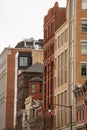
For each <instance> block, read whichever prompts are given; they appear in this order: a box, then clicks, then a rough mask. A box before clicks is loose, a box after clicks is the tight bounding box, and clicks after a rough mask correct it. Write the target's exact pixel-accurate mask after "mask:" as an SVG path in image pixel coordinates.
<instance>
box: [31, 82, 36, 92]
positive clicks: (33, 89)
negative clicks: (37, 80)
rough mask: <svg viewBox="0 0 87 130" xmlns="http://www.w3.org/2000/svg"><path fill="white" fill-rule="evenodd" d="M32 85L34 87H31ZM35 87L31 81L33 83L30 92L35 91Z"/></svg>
mask: <svg viewBox="0 0 87 130" xmlns="http://www.w3.org/2000/svg"><path fill="white" fill-rule="evenodd" d="M33 87H34V88H33ZM35 87H36V85H35V84H34V83H33V84H32V85H31V92H32V93H35V92H36V90H35Z"/></svg>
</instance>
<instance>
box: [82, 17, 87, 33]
mask: <svg viewBox="0 0 87 130" xmlns="http://www.w3.org/2000/svg"><path fill="white" fill-rule="evenodd" d="M81 24H82V32H83V33H85V32H87V19H82V20H81Z"/></svg>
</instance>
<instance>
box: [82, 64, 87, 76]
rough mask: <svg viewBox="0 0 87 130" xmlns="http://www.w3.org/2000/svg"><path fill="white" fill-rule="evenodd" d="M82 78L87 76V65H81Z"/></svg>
mask: <svg viewBox="0 0 87 130" xmlns="http://www.w3.org/2000/svg"><path fill="white" fill-rule="evenodd" d="M81 76H87V63H81Z"/></svg>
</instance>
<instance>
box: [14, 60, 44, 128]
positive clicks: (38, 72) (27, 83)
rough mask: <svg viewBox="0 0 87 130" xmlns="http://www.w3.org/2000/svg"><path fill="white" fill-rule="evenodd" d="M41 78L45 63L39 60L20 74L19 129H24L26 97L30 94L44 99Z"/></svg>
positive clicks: (18, 92)
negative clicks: (23, 116) (23, 118)
mask: <svg viewBox="0 0 87 130" xmlns="http://www.w3.org/2000/svg"><path fill="white" fill-rule="evenodd" d="M35 77H38V78H35ZM40 78H41V79H43V65H42V64H41V63H39V62H37V63H35V64H33V65H32V66H30V67H29V68H27V69H26V70H24V71H23V72H22V73H20V75H19V76H18V86H17V87H18V91H17V95H18V97H17V119H16V120H17V123H16V128H17V130H22V114H23V113H22V110H24V109H25V99H26V98H27V97H28V96H34V98H35V99H38V100H39V99H41V100H42V92H41V93H40V91H42V80H41V79H40ZM35 79H36V82H35ZM37 81H38V82H37ZM40 81H41V82H40ZM29 94H30V95H29Z"/></svg>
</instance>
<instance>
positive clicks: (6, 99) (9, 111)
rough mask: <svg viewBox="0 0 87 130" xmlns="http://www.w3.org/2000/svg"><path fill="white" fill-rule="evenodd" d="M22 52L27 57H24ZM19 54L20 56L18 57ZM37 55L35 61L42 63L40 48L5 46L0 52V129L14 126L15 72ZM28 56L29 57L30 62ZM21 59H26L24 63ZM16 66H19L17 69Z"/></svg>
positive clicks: (29, 64)
mask: <svg viewBox="0 0 87 130" xmlns="http://www.w3.org/2000/svg"><path fill="white" fill-rule="evenodd" d="M32 51H33V52H32ZM24 52H25V53H24ZM34 52H35V53H34ZM19 53H20V54H19ZM23 53H24V54H25V56H28V57H24V56H23V55H22V54H23ZM28 54H29V55H30V57H29V55H28ZM38 54H39V55H38ZM21 55H22V57H20V56H21ZM37 55H38V57H37V61H39V62H40V63H42V59H43V58H42V57H43V50H42V49H38V50H37V49H32V48H26V47H24V46H23V48H20V47H18V48H17V47H16V48H5V49H4V50H3V51H2V53H1V54H0V83H1V85H0V130H2V129H13V128H14V127H15V114H16V96H17V95H16V92H17V74H18V73H20V71H21V70H23V69H25V68H27V67H29V66H31V65H32V64H33V63H35V62H36V59H35V58H33V56H37ZM28 58H29V59H31V60H30V61H31V62H30V61H29V60H28ZM27 60H28V61H27ZM34 60H35V61H34ZM23 61H26V65H25V64H24V62H23ZM18 63H19V64H18ZM19 66H20V67H21V68H20V67H19ZM24 66H25V67H24ZM18 68H20V69H19V71H18ZM8 119H9V120H8Z"/></svg>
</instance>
